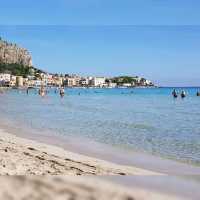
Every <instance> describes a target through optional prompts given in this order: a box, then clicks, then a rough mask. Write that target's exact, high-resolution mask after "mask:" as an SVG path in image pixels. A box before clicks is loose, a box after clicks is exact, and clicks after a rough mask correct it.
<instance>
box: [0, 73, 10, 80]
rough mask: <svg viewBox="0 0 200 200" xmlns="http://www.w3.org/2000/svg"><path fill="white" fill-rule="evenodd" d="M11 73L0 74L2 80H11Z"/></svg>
mask: <svg viewBox="0 0 200 200" xmlns="http://www.w3.org/2000/svg"><path fill="white" fill-rule="evenodd" d="M10 80H11V75H10V74H0V82H10Z"/></svg>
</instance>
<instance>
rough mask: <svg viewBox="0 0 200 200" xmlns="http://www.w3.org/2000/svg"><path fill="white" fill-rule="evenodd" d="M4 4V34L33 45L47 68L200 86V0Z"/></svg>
mask: <svg viewBox="0 0 200 200" xmlns="http://www.w3.org/2000/svg"><path fill="white" fill-rule="evenodd" d="M0 3H1V7H0V36H2V37H3V38H4V39H6V40H9V41H12V42H16V43H18V44H19V45H20V46H23V47H26V48H28V49H29V51H30V52H31V54H32V57H33V63H34V65H36V66H38V67H40V68H42V69H45V70H47V71H50V72H60V73H79V74H82V75H108V76H115V75H123V74H128V75H141V76H145V77H147V78H149V79H151V80H153V81H155V82H156V83H158V84H160V85H174V86H175V85H177V86H178V85H180V86H183V85H200V78H199V77H200V58H199V57H200V56H199V55H200V23H199V22H200V12H199V8H200V1H195V0H191V1H184V0H182V1H180V0H165V1H164V0H123V1H117V0H115V1H114V0H107V1H105V0H84V1H83V0H73V1H72V0H57V1H55V0H46V1H41V2H39V1H33V0H26V1H25V0H18V1H13V0H12V1H11V0H7V1H2V0H0Z"/></svg>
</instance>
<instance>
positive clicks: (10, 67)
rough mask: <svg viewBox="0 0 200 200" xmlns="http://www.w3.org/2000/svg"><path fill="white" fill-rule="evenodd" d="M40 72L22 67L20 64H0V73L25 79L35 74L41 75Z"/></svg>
mask: <svg viewBox="0 0 200 200" xmlns="http://www.w3.org/2000/svg"><path fill="white" fill-rule="evenodd" d="M42 72H43V71H42V70H39V69H36V68H33V67H28V66H23V65H20V64H16V63H12V64H5V63H0V73H9V74H12V75H15V76H23V77H24V78H26V77H27V76H29V75H35V74H36V73H42Z"/></svg>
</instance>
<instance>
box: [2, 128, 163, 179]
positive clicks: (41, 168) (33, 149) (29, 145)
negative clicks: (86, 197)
mask: <svg viewBox="0 0 200 200" xmlns="http://www.w3.org/2000/svg"><path fill="white" fill-rule="evenodd" d="M0 149H1V151H0V157H1V159H0V174H1V175H159V173H155V172H152V171H148V170H143V169H139V168H135V167H129V166H121V165H117V164H114V163H110V162H106V161H103V160H98V159H95V158H91V157H87V156H84V155H80V154H76V153H72V152H69V151H66V150H64V149H62V148H59V147H56V146H53V145H47V144H44V143H39V142H36V141H33V140H29V139H24V138H20V137H17V136H15V135H12V134H9V133H6V132H4V131H2V130H1V131H0Z"/></svg>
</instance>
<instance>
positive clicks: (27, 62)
mask: <svg viewBox="0 0 200 200" xmlns="http://www.w3.org/2000/svg"><path fill="white" fill-rule="evenodd" d="M0 63H4V64H19V65H23V66H27V67H31V66H32V58H31V54H30V53H29V52H28V50H27V49H25V48H21V47H19V46H18V45H16V44H13V43H8V42H7V41H4V40H2V39H1V38H0Z"/></svg>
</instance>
